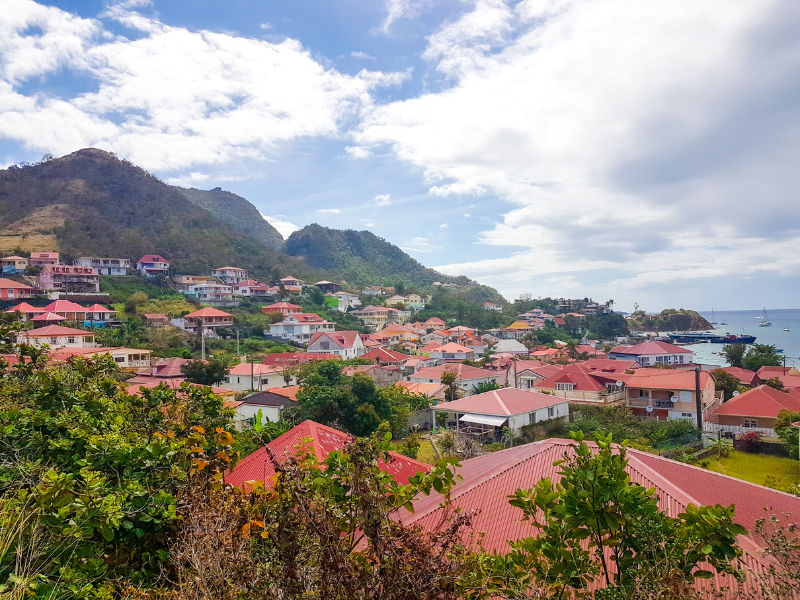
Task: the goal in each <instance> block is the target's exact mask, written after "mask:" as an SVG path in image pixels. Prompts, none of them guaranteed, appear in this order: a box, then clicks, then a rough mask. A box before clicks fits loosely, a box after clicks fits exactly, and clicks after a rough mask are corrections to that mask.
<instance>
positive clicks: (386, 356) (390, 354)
mask: <svg viewBox="0 0 800 600" xmlns="http://www.w3.org/2000/svg"><path fill="white" fill-rule="evenodd" d="M361 358H366V359H367V360H374V361H380V362H384V363H387V362H388V363H402V362H405V361H407V360H408V359H409V358H411V357H410V356H409V355H408V354H402V353H400V352H395V351H394V350H387V349H386V348H376V349H375V350H373V351H372V352H367V353H366V354H364V355H362V356H361Z"/></svg>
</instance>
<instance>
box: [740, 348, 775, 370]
mask: <svg viewBox="0 0 800 600" xmlns="http://www.w3.org/2000/svg"><path fill="white" fill-rule="evenodd" d="M782 362H783V357H782V356H781V355H780V354H778V353H777V352H776V351H775V346H774V345H773V344H753V346H752V347H751V348H750V349H749V350H748V351H747V353H746V354H745V355H744V358H742V367H743V368H745V369H748V370H750V371H758V370H759V369H760V368H761V367H778V366H780V365H781V363H782Z"/></svg>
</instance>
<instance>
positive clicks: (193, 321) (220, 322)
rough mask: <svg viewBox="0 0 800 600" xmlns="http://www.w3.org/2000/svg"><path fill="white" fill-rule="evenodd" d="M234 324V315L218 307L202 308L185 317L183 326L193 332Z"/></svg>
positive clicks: (213, 329)
mask: <svg viewBox="0 0 800 600" xmlns="http://www.w3.org/2000/svg"><path fill="white" fill-rule="evenodd" d="M231 325H233V315H231V314H230V313H226V312H224V311H221V310H219V309H217V308H211V307H207V308H201V309H200V310H196V311H194V312H193V313H189V314H188V315H186V316H185V317H183V328H184V329H185V330H186V331H190V332H192V333H194V332H196V331H202V332H203V334H204V335H205V334H206V332H211V331H214V332H215V331H216V330H217V329H219V328H220V327H230V326H231Z"/></svg>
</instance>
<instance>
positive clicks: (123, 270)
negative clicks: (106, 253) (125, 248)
mask: <svg viewBox="0 0 800 600" xmlns="http://www.w3.org/2000/svg"><path fill="white" fill-rule="evenodd" d="M74 264H75V266H77V267H91V268H93V269H94V270H95V271H97V272H98V273H99V274H100V275H108V276H110V277H114V276H122V275H130V274H131V259H130V258H99V257H95V256H82V257H80V258H79V259H77V260H76V261H75V263H74Z"/></svg>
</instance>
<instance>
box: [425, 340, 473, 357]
mask: <svg viewBox="0 0 800 600" xmlns="http://www.w3.org/2000/svg"><path fill="white" fill-rule="evenodd" d="M431 352H437V353H444V352H447V353H449V354H458V353H461V354H466V353H468V352H473V350H472V348H466V347H464V346H462V345H461V344H456V343H455V342H449V343H447V344H445V345H444V346H439V347H438V348H436V349H435V350H432V351H431Z"/></svg>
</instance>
